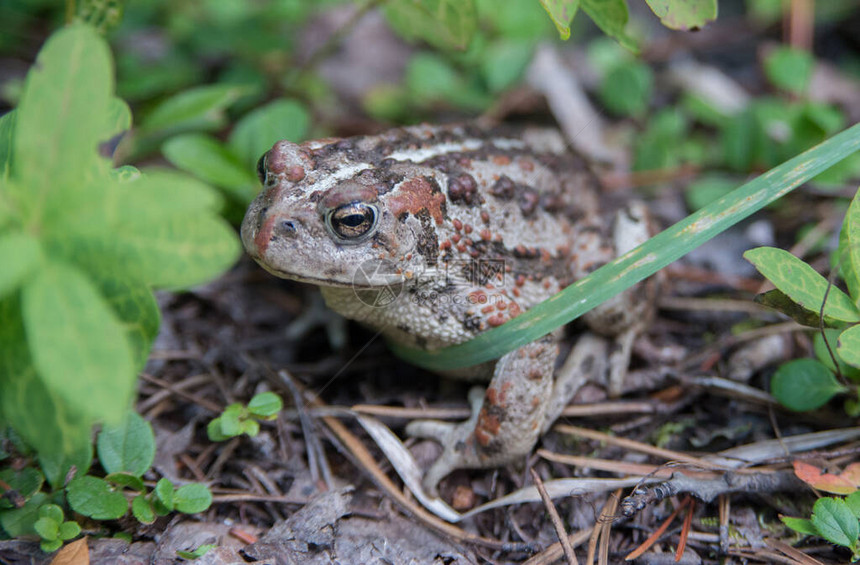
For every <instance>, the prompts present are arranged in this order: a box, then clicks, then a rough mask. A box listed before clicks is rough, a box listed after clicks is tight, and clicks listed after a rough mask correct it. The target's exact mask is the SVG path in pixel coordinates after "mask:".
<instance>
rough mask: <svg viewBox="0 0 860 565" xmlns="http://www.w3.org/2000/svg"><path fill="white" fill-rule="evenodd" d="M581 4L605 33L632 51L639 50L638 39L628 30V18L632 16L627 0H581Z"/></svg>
mask: <svg viewBox="0 0 860 565" xmlns="http://www.w3.org/2000/svg"><path fill="white" fill-rule="evenodd" d="M579 6H580V8H582V11H583V12H585V13H586V14H588V17H589V18H591V19H592V20H593V21H594V23H595V24H596V25H597V27H599V28H600V29H601V30H603V33H605V34H606V35H608V36H610V37H613V38H615V40H616V41H618V43H620V44H621V45H622V46H623V47H625V48H627V49H629V50H630V51H633V52H634V53H636V52H638V50H639V47H638V46H637V45H636V41H634V40H633V38H632V37H630V36H629V35H627V32H626V28H627V20H628V19H629V17H630V14H629V13H628V11H627V1H626V0H580V4H579Z"/></svg>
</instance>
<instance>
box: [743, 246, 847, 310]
mask: <svg viewBox="0 0 860 565" xmlns="http://www.w3.org/2000/svg"><path fill="white" fill-rule="evenodd" d="M744 259H746V260H747V261H749V262H750V263H752V264H753V265H754V266H755V268H756V269H757V270H758V271H759V272H760V273H761V274H762V275H764V276H765V278H767V279H768V280H769V281H770V282H772V283H773V285H774V286H775V287H776V288H778V289H779V290H781V291H782V292H784V293H785V294H787V295H788V297H789V298H791V299H792V300H794V301H795V302H797V303H798V304H799V305H800V306H802V307H804V308H806V309H808V310H813V311H817V310H820V309H821V306H822V304H824V296H825V293H826V294H827V304H826V305H825V306H824V317H825V320H826V321H828V323H830V322H832V321H836V322H848V323H852V322H858V321H860V311H858V309H857V307H856V306H854V303H852V302H851V299H850V298H848V295H847V294H845V293H844V292H842V291H841V290H840V289H839V288H837V287H835V286H831V285H829V284H828V282H827V279H825V278H824V277H822V276H821V275H819V274H818V273H817V272H816V271H815V270H814V269H813V268H812V267H810V266H809V265H807V264H806V263H804V262H803V261H801V260H800V259H798V258H797V257H795V256H794V255H792V254H791V253H789V252H788V251H785V250H783V249H777V248H775V247H759V248H757V249H750V250H749V251H747V252H746V253H744Z"/></svg>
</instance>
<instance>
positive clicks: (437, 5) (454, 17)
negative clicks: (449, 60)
mask: <svg viewBox="0 0 860 565" xmlns="http://www.w3.org/2000/svg"><path fill="white" fill-rule="evenodd" d="M385 17H386V18H388V21H389V23H390V24H391V27H393V28H394V30H395V31H397V33H399V34H400V35H401V36H403V37H405V38H406V39H407V40H415V39H423V40H424V41H426V42H427V43H430V44H431V45H434V46H436V47H438V48H440V49H466V47H468V45H469V41H471V39H472V37H473V36H474V34H475V32H476V31H477V25H478V18H477V12H476V10H475V2H474V0H393V1H391V2H388V3H386V5H385Z"/></svg>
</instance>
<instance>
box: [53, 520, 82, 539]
mask: <svg viewBox="0 0 860 565" xmlns="http://www.w3.org/2000/svg"><path fill="white" fill-rule="evenodd" d="M79 535H81V526H80V525H79V524H78V523H77V522H75V521H72V520H69V521H68V522H63V523H62V524H60V531H59V532H58V537H59V538H60V539H61V540H63V541H68V540H70V539H72V538H76V537H78V536H79Z"/></svg>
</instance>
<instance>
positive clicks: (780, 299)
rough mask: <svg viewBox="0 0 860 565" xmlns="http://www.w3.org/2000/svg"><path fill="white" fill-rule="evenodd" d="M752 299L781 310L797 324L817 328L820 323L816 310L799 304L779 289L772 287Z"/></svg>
mask: <svg viewBox="0 0 860 565" xmlns="http://www.w3.org/2000/svg"><path fill="white" fill-rule="evenodd" d="M754 300H755V301H756V303H758V304H761V305H762V306H766V307H768V308H773V309H774V310H778V311H780V312H782V313H783V314H785V315H786V316H788V317H789V318H791V319H792V320H794V321H795V322H797V323H798V324H802V325H804V326H808V327H810V328H818V327H819V326H820V325H821V316H819V313H818V311H817V310H816V311H813V310H810V309H809V308H804V307H803V306H800V305H799V304H798V303H797V302H795V301H793V300H792V299H791V298H789V297H788V295H787V294H785V293H784V292H782V291H781V290H777V289H774V290H769V291H767V292H763V293H761V294H758V295H756V297H755V299H754Z"/></svg>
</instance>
